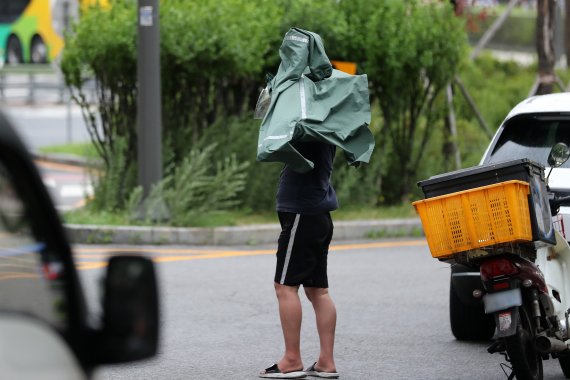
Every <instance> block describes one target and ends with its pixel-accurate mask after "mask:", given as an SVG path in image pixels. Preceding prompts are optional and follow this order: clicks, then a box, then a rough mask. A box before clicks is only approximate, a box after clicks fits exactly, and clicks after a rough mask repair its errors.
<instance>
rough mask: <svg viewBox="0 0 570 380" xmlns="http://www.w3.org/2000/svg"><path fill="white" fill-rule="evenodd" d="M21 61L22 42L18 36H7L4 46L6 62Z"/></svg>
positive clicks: (18, 62) (15, 63)
mask: <svg viewBox="0 0 570 380" xmlns="http://www.w3.org/2000/svg"><path fill="white" fill-rule="evenodd" d="M22 62H23V57H22V44H21V43H20V40H19V39H18V37H16V36H14V35H12V36H10V38H8V44H7V47H6V63H7V64H9V65H18V64H20V63H22Z"/></svg>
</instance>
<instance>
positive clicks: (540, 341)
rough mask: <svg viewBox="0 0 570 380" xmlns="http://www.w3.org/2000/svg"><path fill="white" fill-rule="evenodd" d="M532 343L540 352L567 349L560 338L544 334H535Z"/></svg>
mask: <svg viewBox="0 0 570 380" xmlns="http://www.w3.org/2000/svg"><path fill="white" fill-rule="evenodd" d="M534 345H535V346H536V349H537V350H538V351H540V352H562V351H565V350H567V349H568V345H567V344H566V343H564V342H562V341H561V340H558V339H553V338H550V337H547V336H544V335H539V336H537V337H536V339H535V341H534Z"/></svg>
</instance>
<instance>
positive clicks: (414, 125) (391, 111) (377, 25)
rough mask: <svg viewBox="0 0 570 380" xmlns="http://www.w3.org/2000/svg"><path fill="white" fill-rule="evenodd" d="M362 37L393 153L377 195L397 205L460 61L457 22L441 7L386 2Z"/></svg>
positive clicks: (404, 195)
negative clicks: (440, 96) (365, 43)
mask: <svg viewBox="0 0 570 380" xmlns="http://www.w3.org/2000/svg"><path fill="white" fill-rule="evenodd" d="M366 33H367V39H366V41H367V46H366V56H367V64H366V66H367V71H368V75H369V77H370V80H371V85H370V86H371V89H372V93H373V95H374V96H375V97H376V98H377V99H378V103H379V106H380V109H381V111H382V118H383V123H384V125H383V128H382V135H383V136H382V137H383V139H384V140H385V141H389V143H390V145H391V150H392V153H393V155H392V156H391V157H389V158H388V166H389V167H390V168H391V170H390V172H389V176H390V180H389V181H386V180H383V181H382V194H383V195H384V196H385V197H386V200H387V201H388V202H400V201H401V200H406V199H407V198H408V196H409V194H410V192H411V191H412V189H413V186H412V184H413V183H414V182H415V181H416V178H417V172H418V166H419V163H420V162H421V161H422V157H423V154H424V152H425V147H426V146H427V142H428V141H429V137H430V134H431V132H432V131H433V130H435V128H434V127H433V125H434V124H435V122H436V121H437V120H438V116H440V114H439V113H438V111H437V109H436V107H437V106H438V103H437V102H436V100H437V99H438V96H439V95H440V93H441V90H442V89H444V88H445V86H446V85H447V84H448V83H450V81H451V79H452V78H453V76H454V74H455V73H456V72H457V70H458V67H459V64H460V61H461V59H462V58H463V57H464V54H465V51H466V50H465V49H466V44H465V34H464V29H463V24H462V22H461V21H460V20H459V19H458V18H457V17H454V15H453V10H452V8H451V7H450V6H449V4H447V3H437V4H429V5H426V4H423V3H421V2H419V1H407V2H401V1H395V0H391V1H382V2H379V3H378V4H377V6H376V9H375V10H374V12H373V13H372V14H371V15H370V21H369V23H368V25H367V29H366ZM384 147H385V145H384V144H380V146H379V148H380V149H382V148H384Z"/></svg>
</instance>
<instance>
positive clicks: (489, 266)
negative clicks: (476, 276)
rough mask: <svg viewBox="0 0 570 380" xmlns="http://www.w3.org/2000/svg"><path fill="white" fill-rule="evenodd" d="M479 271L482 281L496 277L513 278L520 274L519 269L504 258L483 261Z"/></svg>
mask: <svg viewBox="0 0 570 380" xmlns="http://www.w3.org/2000/svg"><path fill="white" fill-rule="evenodd" d="M480 270H481V278H482V279H483V281H487V280H490V279H493V278H496V277H504V276H514V275H516V274H518V273H519V272H520V270H519V268H518V267H517V266H516V265H515V264H513V262H512V261H511V260H509V259H507V258H504V257H497V258H494V259H490V260H486V261H484V262H483V263H482V264H481V268H480Z"/></svg>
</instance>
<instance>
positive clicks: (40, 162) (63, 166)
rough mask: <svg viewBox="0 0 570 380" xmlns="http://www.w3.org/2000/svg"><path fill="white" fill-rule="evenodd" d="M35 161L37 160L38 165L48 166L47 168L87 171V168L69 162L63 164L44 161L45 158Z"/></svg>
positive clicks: (75, 171) (77, 171) (78, 171)
mask: <svg viewBox="0 0 570 380" xmlns="http://www.w3.org/2000/svg"><path fill="white" fill-rule="evenodd" d="M35 162H36V165H38V166H41V167H44V168H47V169H53V170H63V171H66V172H74V173H83V172H85V168H82V167H80V166H75V165H69V164H61V163H57V162H49V161H43V160H36V161H35Z"/></svg>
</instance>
